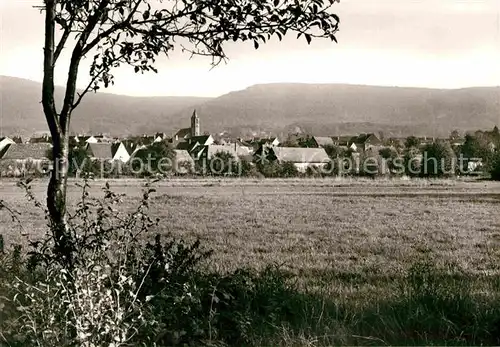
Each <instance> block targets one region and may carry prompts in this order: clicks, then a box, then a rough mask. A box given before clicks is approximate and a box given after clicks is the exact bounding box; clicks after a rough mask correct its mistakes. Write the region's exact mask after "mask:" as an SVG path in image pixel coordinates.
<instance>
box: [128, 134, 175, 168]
mask: <svg viewBox="0 0 500 347" xmlns="http://www.w3.org/2000/svg"><path fill="white" fill-rule="evenodd" d="M174 159H175V152H174V150H173V148H172V146H171V145H170V144H169V143H167V142H165V141H161V142H154V143H152V144H150V145H149V146H147V147H145V148H142V149H139V150H138V151H137V152H136V153H135V154H134V155H133V157H132V158H131V159H130V166H131V167H130V169H131V170H132V171H133V172H134V173H136V175H137V176H139V177H151V176H155V175H168V174H171V173H172V171H173V166H174Z"/></svg>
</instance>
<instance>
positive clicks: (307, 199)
mask: <svg viewBox="0 0 500 347" xmlns="http://www.w3.org/2000/svg"><path fill="white" fill-rule="evenodd" d="M139 184H140V183H139V182H138V181H125V182H121V181H114V182H113V181H112V182H111V187H112V189H113V188H114V190H115V191H116V192H117V193H123V194H125V196H124V198H123V206H122V208H123V209H124V211H125V210H127V209H131V208H133V207H134V206H135V205H136V204H137V201H138V200H139V197H140V193H141V189H140V186H139ZM70 186H71V188H70V201H72V202H74V201H76V199H77V197H78V194H79V190H78V188H77V187H76V186H75V184H74V183H70ZM102 186H103V181H97V182H95V183H94V184H93V188H92V191H91V195H94V196H95V195H100V194H101V193H100V188H101V187H102ZM45 187H46V185H45V182H40V183H36V184H35V185H34V191H35V193H36V194H37V196H38V197H39V199H40V200H42V201H43V198H44V194H45ZM0 196H1V197H2V199H3V200H5V201H6V203H7V204H8V205H9V206H11V207H12V208H13V209H15V210H18V211H19V212H21V220H22V222H23V228H24V230H25V232H28V233H29V234H30V235H32V236H35V235H37V234H39V233H40V232H42V230H44V223H45V221H44V220H43V217H42V214H41V213H40V211H37V210H36V209H34V208H32V206H31V205H30V203H29V202H26V199H25V197H24V196H23V192H22V190H21V189H20V188H17V187H16V186H15V184H14V182H12V181H11V182H5V181H0ZM499 203H500V184H498V183H493V182H473V183H471V182H458V181H457V182H454V181H434V182H433V181H395V182H393V181H370V180H366V181H363V180H362V181H347V180H346V181H335V180H282V179H281V180H262V181H259V180H226V181H225V180H204V181H194V180H182V179H181V180H176V181H171V182H161V183H160V184H159V185H158V187H157V193H156V194H155V196H154V199H153V204H152V210H151V211H152V215H153V216H157V217H159V218H160V219H161V222H160V229H161V232H170V233H173V234H174V235H178V236H182V237H183V238H186V239H192V240H194V239H195V238H200V239H201V240H202V241H203V244H205V245H206V246H207V247H209V248H211V249H213V250H214V251H215V257H214V262H213V266H214V267H217V268H219V269H221V270H233V269H235V268H237V267H241V266H250V267H253V268H257V269H259V268H263V267H264V266H266V265H268V264H274V263H278V264H283V265H284V266H285V267H286V268H287V269H289V270H292V271H294V272H296V273H300V274H301V275H303V276H306V277H307V276H310V275H311V274H312V275H314V274H320V273H331V272H332V271H335V272H337V273H369V274H371V275H376V274H378V273H384V274H386V275H387V274H396V273H398V272H400V271H401V270H404V269H405V268H407V267H408V265H409V264H411V263H412V262H414V260H415V259H417V258H418V257H419V256H422V255H426V256H428V257H431V258H433V259H435V260H436V261H437V262H438V263H443V262H455V263H457V264H458V265H459V266H460V267H462V268H464V269H466V270H467V271H469V272H470V273H478V272H483V271H493V270H496V269H497V264H498V260H499V259H498V255H499V254H498V251H497V249H498V244H499V242H500V215H499V214H498V208H499V207H500V205H499ZM9 218H10V217H9V216H7V214H5V213H3V214H0V233H1V234H4V236H5V238H6V243H7V244H9V243H22V242H23V237H21V236H20V233H19V232H18V230H16V228H15V227H14V228H13V227H12V226H13V224H12V223H11V222H10V219H9Z"/></svg>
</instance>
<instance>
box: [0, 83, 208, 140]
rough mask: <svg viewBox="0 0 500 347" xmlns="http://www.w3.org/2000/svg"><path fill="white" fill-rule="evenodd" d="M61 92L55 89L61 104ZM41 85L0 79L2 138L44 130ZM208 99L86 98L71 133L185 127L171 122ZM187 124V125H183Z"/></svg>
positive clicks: (141, 130)
mask: <svg viewBox="0 0 500 347" xmlns="http://www.w3.org/2000/svg"><path fill="white" fill-rule="evenodd" d="M63 91H64V89H63V88H61V87H56V97H57V98H58V99H59V101H58V104H59V105H60V104H61V100H62V96H63ZM41 98H42V97H41V84H40V83H38V82H33V81H30V80H26V79H21V78H15V77H6V76H0V112H1V113H2V114H3V129H4V130H3V132H4V134H13V133H14V134H23V135H31V134H32V133H33V132H37V131H46V130H48V128H47V125H46V123H45V116H44V115H43V110H42V104H41ZM207 100H209V98H202V97H189V96H188V97H131V96H123V95H115V94H109V93H104V92H102V93H101V92H99V93H96V94H94V93H89V94H87V95H86V96H85V97H84V99H83V100H82V103H81V104H80V105H79V106H78V108H77V109H76V110H75V112H74V115H73V117H72V121H71V125H72V130H73V131H75V132H94V133H98V132H103V133H111V134H113V135H124V134H141V133H150V132H155V131H168V130H172V129H175V127H178V126H181V125H183V126H188V125H189V119H187V120H185V119H182V120H181V119H179V120H178V121H177V122H175V121H173V120H174V119H175V117H176V116H178V113H179V111H181V110H183V109H186V108H187V109H191V112H192V109H193V108H194V107H195V106H196V105H199V104H201V103H203V102H205V101H207ZM186 123H187V124H186Z"/></svg>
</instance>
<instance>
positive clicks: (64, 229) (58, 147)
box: [47, 135, 75, 269]
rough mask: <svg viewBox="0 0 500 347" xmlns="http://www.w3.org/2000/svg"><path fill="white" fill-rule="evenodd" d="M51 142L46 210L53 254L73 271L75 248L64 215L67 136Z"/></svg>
mask: <svg viewBox="0 0 500 347" xmlns="http://www.w3.org/2000/svg"><path fill="white" fill-rule="evenodd" d="M53 142H54V148H53V170H52V174H51V177H50V182H49V186H48V189H47V208H48V210H49V215H50V219H51V227H52V232H53V235H54V241H55V248H54V251H55V254H56V256H57V257H58V260H59V261H60V262H61V263H62V264H65V265H66V266H68V268H69V269H73V267H74V251H75V248H74V240H73V239H72V234H71V232H70V230H69V227H68V220H67V213H66V190H67V180H68V153H69V139H68V136H67V135H62V136H60V137H59V138H58V139H57V140H54V141H53Z"/></svg>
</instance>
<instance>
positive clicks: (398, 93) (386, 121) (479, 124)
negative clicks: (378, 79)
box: [180, 84, 500, 136]
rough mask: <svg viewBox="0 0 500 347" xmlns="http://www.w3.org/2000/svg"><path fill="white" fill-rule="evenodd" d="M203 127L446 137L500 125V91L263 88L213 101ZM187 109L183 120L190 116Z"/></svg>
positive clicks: (206, 108) (203, 116) (200, 110)
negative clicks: (205, 125) (379, 132)
mask: <svg viewBox="0 0 500 347" xmlns="http://www.w3.org/2000/svg"><path fill="white" fill-rule="evenodd" d="M197 109H198V114H199V115H200V117H201V120H202V124H207V127H208V126H216V128H217V129H221V128H235V127H238V126H250V125H253V126H254V127H255V128H265V129H272V130H274V131H275V132H280V131H284V132H285V133H286V132H288V131H290V130H293V129H295V128H300V129H302V130H304V131H306V132H309V133H312V134H316V135H336V134H355V133H357V132H369V131H383V132H384V133H385V134H387V135H389V134H392V135H405V136H406V135H410V134H416V135H429V136H447V135H448V134H449V133H450V132H451V131H452V130H453V129H459V130H462V131H465V130H476V129H490V128H492V127H493V126H494V125H500V87H491V88H489V87H488V88H467V89H456V90H438V89H423V88H398V87H375V86H358V85H337V84H264V85H255V86H252V87H249V88H247V89H245V90H242V91H236V92H231V93H229V94H226V95H223V96H221V97H219V98H215V99H212V100H209V101H207V102H205V103H204V104H202V105H201V106H200V107H198V108H197ZM188 114H189V110H184V111H183V112H182V113H181V114H180V117H181V118H185V117H187V116H188Z"/></svg>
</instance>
